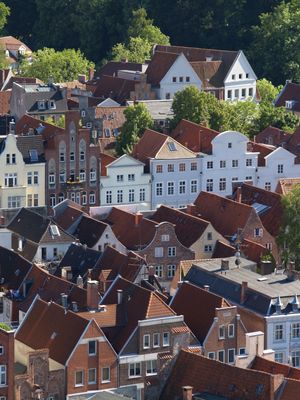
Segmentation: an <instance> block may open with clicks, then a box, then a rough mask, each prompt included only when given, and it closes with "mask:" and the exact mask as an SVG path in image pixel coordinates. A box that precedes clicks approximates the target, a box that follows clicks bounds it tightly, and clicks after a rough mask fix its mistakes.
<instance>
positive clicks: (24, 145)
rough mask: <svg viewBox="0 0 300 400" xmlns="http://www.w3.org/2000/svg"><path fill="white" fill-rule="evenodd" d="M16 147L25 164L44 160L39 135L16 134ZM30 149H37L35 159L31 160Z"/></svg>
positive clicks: (43, 151) (41, 140)
mask: <svg viewBox="0 0 300 400" xmlns="http://www.w3.org/2000/svg"><path fill="white" fill-rule="evenodd" d="M0 93H1V92H0ZM17 147H18V149H19V150H20V152H21V153H22V156H23V159H24V162H25V163H26V164H34V163H35V162H38V163H41V162H45V150H44V141H43V138H42V137H41V136H40V135H28V136H17ZM30 150H36V151H37V156H38V158H37V161H32V160H31V158H30V153H29V152H30Z"/></svg>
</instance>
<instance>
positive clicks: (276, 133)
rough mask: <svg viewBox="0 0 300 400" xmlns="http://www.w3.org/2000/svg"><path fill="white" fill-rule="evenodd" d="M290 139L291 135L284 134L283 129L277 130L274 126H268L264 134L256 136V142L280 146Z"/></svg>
mask: <svg viewBox="0 0 300 400" xmlns="http://www.w3.org/2000/svg"><path fill="white" fill-rule="evenodd" d="M290 137H291V133H288V132H284V131H283V130H282V129H279V128H275V127H274V126H267V127H266V128H265V129H264V130H263V131H262V132H260V133H258V134H257V135H256V136H255V142H257V143H265V144H272V145H274V146H280V145H282V144H283V143H285V142H286V141H287V140H289V139H290ZM270 138H271V140H270Z"/></svg>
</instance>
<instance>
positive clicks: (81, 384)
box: [75, 369, 84, 387]
mask: <svg viewBox="0 0 300 400" xmlns="http://www.w3.org/2000/svg"><path fill="white" fill-rule="evenodd" d="M78 373H81V377H82V379H81V382H80V383H77V374H78ZM83 385H84V370H82V369H81V370H78V371H75V387H80V386H83Z"/></svg>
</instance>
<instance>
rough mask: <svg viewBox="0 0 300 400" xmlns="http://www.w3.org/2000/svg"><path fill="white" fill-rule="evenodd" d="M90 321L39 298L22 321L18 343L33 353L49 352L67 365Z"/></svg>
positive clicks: (17, 335) (50, 355)
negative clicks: (24, 345) (45, 350)
mask: <svg viewBox="0 0 300 400" xmlns="http://www.w3.org/2000/svg"><path fill="white" fill-rule="evenodd" d="M88 324H89V321H88V320H86V319H85V318H82V317H80V316H79V315H77V314H75V313H74V312H72V311H65V309H64V308H63V307H61V306H59V305H57V304H55V303H53V302H49V303H47V302H45V301H43V300H41V299H36V300H35V302H34V304H33V306H32V308H31V309H30V312H28V313H27V315H26V318H24V319H23V322H22V324H21V325H20V327H19V329H18V331H17V334H16V340H19V341H20V342H22V343H24V344H26V345H27V346H29V347H31V348H32V349H34V350H38V349H49V357H50V358H52V359H53V360H55V361H57V362H59V363H60V364H63V365H64V364H65V363H66V362H67V360H68V358H69V356H70V355H71V352H72V350H73V349H74V347H75V346H76V344H77V343H78V340H79V339H80V337H81V335H82V334H83V332H84V330H85V328H86V327H87V325H88Z"/></svg>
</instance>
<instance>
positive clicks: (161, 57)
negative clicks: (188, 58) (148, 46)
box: [146, 51, 178, 86]
mask: <svg viewBox="0 0 300 400" xmlns="http://www.w3.org/2000/svg"><path fill="white" fill-rule="evenodd" d="M177 57H178V54H175V53H166V52H160V51H156V52H155V53H154V54H153V56H152V58H151V61H150V63H149V65H148V68H147V70H146V74H147V81H148V82H149V83H151V85H153V86H159V83H160V81H161V80H162V79H163V77H164V76H165V75H166V73H167V72H168V71H169V69H170V68H171V66H172V65H173V64H174V62H175V61H176V59H177Z"/></svg>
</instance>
